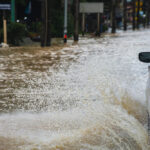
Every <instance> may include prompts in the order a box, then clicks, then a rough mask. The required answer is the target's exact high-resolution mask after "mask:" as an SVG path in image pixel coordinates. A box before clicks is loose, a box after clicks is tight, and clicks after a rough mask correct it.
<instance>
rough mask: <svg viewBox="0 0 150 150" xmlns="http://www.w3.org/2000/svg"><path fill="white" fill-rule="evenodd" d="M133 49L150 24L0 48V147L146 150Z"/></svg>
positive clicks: (149, 35) (142, 69) (148, 42)
mask: <svg viewBox="0 0 150 150" xmlns="http://www.w3.org/2000/svg"><path fill="white" fill-rule="evenodd" d="M141 51H149V52H150V30H143V31H142V30H141V31H135V32H132V31H128V32H126V33H124V32H118V33H117V34H116V35H106V36H105V37H104V38H96V39H94V38H91V39H88V38H82V39H81V40H80V42H79V44H78V45H73V46H71V47H64V48H59V47H57V48H53V47H52V48H45V49H41V48H35V49H33V48H16V49H15V48H12V49H0V150H149V147H148V144H147V138H148V136H147V128H146V124H147V110H146V101H145V87H146V82H147V78H148V64H143V63H141V62H139V60H138V53H139V52H141Z"/></svg>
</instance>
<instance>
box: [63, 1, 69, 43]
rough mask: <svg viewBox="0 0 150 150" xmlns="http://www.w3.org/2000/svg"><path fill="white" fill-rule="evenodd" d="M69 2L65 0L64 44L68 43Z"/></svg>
mask: <svg viewBox="0 0 150 150" xmlns="http://www.w3.org/2000/svg"><path fill="white" fill-rule="evenodd" d="M67 12H68V0H65V3H64V43H67V24H68V19H67V18H68V16H67Z"/></svg>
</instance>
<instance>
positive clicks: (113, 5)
mask: <svg viewBox="0 0 150 150" xmlns="http://www.w3.org/2000/svg"><path fill="white" fill-rule="evenodd" d="M111 9H112V10H111V13H112V33H115V32H116V0H112V8H111Z"/></svg>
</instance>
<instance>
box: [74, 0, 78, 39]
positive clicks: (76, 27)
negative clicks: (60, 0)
mask: <svg viewBox="0 0 150 150" xmlns="http://www.w3.org/2000/svg"><path fill="white" fill-rule="evenodd" d="M78 40H79V0H74V41H78Z"/></svg>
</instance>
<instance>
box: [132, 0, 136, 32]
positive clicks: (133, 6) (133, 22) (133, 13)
mask: <svg viewBox="0 0 150 150" xmlns="http://www.w3.org/2000/svg"><path fill="white" fill-rule="evenodd" d="M132 9H133V12H132V29H133V30H135V0H132Z"/></svg>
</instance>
